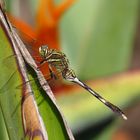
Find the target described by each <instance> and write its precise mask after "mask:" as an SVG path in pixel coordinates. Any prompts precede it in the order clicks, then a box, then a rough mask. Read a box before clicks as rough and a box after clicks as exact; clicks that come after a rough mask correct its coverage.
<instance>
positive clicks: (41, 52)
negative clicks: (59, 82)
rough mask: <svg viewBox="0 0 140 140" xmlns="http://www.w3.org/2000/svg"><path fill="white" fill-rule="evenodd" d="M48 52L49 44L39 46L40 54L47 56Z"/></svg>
mask: <svg viewBox="0 0 140 140" xmlns="http://www.w3.org/2000/svg"><path fill="white" fill-rule="evenodd" d="M47 53H48V46H47V45H44V46H41V47H39V54H40V55H41V56H42V57H46V55H47Z"/></svg>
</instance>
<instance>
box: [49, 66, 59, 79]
mask: <svg viewBox="0 0 140 140" xmlns="http://www.w3.org/2000/svg"><path fill="white" fill-rule="evenodd" d="M49 71H50V75H51V78H52V79H55V80H56V79H57V76H56V75H55V74H54V72H53V70H52V68H51V66H50V65H49Z"/></svg>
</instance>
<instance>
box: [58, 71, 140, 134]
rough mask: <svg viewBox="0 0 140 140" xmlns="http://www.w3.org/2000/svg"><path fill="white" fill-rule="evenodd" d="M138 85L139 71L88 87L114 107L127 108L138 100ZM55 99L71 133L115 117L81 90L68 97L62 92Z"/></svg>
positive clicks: (139, 93) (91, 83)
mask: <svg viewBox="0 0 140 140" xmlns="http://www.w3.org/2000/svg"><path fill="white" fill-rule="evenodd" d="M139 83H140V72H134V73H128V74H124V75H123V74H122V75H120V76H116V77H112V78H108V79H102V80H99V81H95V82H90V83H87V84H88V85H90V87H92V88H93V89H95V90H96V91H98V92H99V93H100V94H101V95H102V96H104V97H105V98H106V99H108V100H109V101H111V102H112V103H113V104H116V105H118V106H120V107H121V108H124V107H127V106H130V105H131V104H132V103H133V102H136V101H139V99H140V86H139ZM57 99H58V103H59V104H60V106H61V108H62V110H63V112H64V114H65V116H66V119H67V120H68V123H69V125H70V126H71V128H72V130H73V132H74V133H77V132H78V131H81V130H84V129H86V128H88V127H89V126H93V125H95V124H97V123H99V122H101V121H103V120H105V119H107V118H108V117H109V116H112V115H114V114H113V112H111V111H110V110H109V109H108V108H107V107H106V106H104V105H103V104H102V103H100V102H99V101H98V100H97V99H96V98H94V97H92V95H89V93H88V92H86V93H85V91H84V89H80V88H79V89H77V90H73V91H70V92H67V94H65V93H64V94H62V95H61V96H58V97H57ZM136 99H137V100H136ZM126 116H127V114H126ZM116 117H117V116H116ZM79 118H81V119H79Z"/></svg>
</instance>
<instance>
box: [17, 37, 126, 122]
mask: <svg viewBox="0 0 140 140" xmlns="http://www.w3.org/2000/svg"><path fill="white" fill-rule="evenodd" d="M26 36H27V35H26ZM29 48H30V47H29V46H27V49H28V50H29ZM29 52H30V53H31V48H30V50H29ZM36 53H37V54H39V56H37V58H38V57H40V58H41V60H40V62H37V61H36V60H35V61H36V62H37V63H38V68H37V70H39V69H40V68H41V67H42V66H43V65H44V64H46V63H47V64H48V67H49V72H50V77H51V79H55V80H56V79H58V77H57V76H56V73H55V72H54V69H56V70H57V72H58V73H59V74H61V77H62V78H63V79H65V80H66V81H69V82H73V83H75V84H77V85H79V86H80V87H82V88H84V89H85V90H86V91H88V92H89V93H91V94H92V95H93V96H95V97H96V98H97V99H98V100H99V101H101V102H102V103H103V104H104V105H106V106H107V107H108V108H109V109H111V110H112V111H113V112H114V113H116V114H118V115H121V116H122V118H123V119H124V120H127V117H126V115H125V114H124V112H123V111H122V110H121V109H120V108H119V107H117V106H116V105H114V104H112V103H111V102H109V101H107V100H106V99H105V98H103V97H102V96H101V95H100V94H99V93H97V92H96V91H94V90H93V89H92V88H90V87H89V86H88V85H86V84H85V83H84V82H82V81H81V80H79V79H78V77H77V76H76V74H75V72H74V70H73V69H71V67H70V63H69V60H68V58H67V56H66V54H64V53H63V52H61V51H58V50H56V49H51V48H49V47H48V45H41V46H39V49H38V52H36ZM34 58H35V56H34ZM58 73H57V74H58ZM30 81H31V80H29V81H28V82H30ZM23 84H26V83H23ZM20 86H21V85H19V86H17V87H20Z"/></svg>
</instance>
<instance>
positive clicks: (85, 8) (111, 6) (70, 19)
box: [61, 0, 139, 80]
mask: <svg viewBox="0 0 140 140" xmlns="http://www.w3.org/2000/svg"><path fill="white" fill-rule="evenodd" d="M138 9H139V0H133V1H129V2H128V0H117V1H112V0H93V1H92V0H86V1H85V0H79V1H76V3H75V4H74V6H73V7H72V8H71V9H70V10H69V11H68V12H67V13H66V15H65V17H63V19H62V22H61V44H62V47H63V48H64V51H65V52H67V54H68V56H69V59H70V60H71V61H70V62H71V64H72V65H73V67H74V69H75V70H76V71H77V74H78V75H79V77H80V78H81V79H86V80H87V79H92V78H95V77H99V76H100V77H101V76H105V75H109V74H112V73H116V72H121V71H123V70H126V69H127V68H128V67H129V64H130V59H131V53H132V47H133V39H134V35H135V30H136V24H137V19H138V13H139V11H138Z"/></svg>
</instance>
